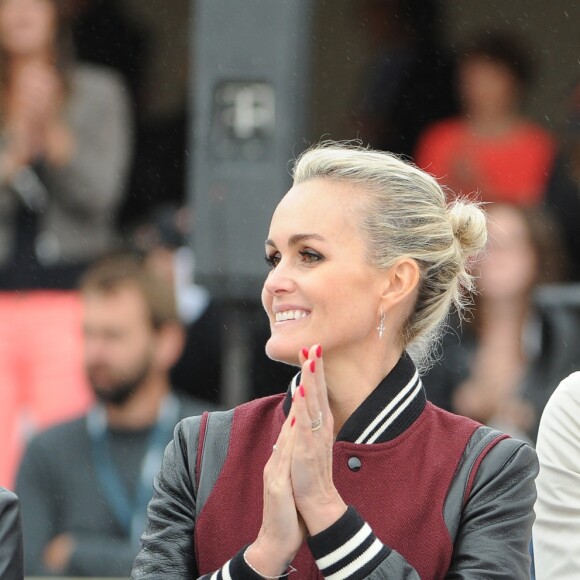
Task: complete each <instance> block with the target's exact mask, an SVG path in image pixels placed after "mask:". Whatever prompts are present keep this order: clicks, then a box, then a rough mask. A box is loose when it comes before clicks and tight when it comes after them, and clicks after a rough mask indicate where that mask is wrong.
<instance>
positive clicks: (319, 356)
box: [316, 345, 322, 358]
mask: <svg viewBox="0 0 580 580" xmlns="http://www.w3.org/2000/svg"><path fill="white" fill-rule="evenodd" d="M316 356H317V357H318V358H321V357H322V347H321V346H320V345H318V348H317V349H316Z"/></svg>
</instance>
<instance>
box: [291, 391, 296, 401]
mask: <svg viewBox="0 0 580 580" xmlns="http://www.w3.org/2000/svg"><path fill="white" fill-rule="evenodd" d="M295 397H296V393H294V394H293V395H292V402H294V398H295Z"/></svg>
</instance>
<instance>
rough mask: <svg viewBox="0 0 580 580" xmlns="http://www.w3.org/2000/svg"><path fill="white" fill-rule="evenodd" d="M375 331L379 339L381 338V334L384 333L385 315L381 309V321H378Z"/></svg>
mask: <svg viewBox="0 0 580 580" xmlns="http://www.w3.org/2000/svg"><path fill="white" fill-rule="evenodd" d="M377 330H378V331H379V339H381V338H383V333H384V332H385V313H384V312H383V309H382V308H381V319H380V320H379V325H378V326H377Z"/></svg>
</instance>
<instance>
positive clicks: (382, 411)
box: [284, 353, 427, 444]
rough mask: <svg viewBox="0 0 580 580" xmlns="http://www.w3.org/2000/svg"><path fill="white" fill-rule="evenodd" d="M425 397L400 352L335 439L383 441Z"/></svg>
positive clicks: (392, 435) (396, 433) (407, 420)
mask: <svg viewBox="0 0 580 580" xmlns="http://www.w3.org/2000/svg"><path fill="white" fill-rule="evenodd" d="M299 380H300V373H298V374H297V375H296V376H295V377H294V378H293V379H292V382H291V384H290V387H289V389H288V393H287V394H286V398H285V399H284V413H285V414H286V415H288V413H289V412H290V406H291V404H292V395H293V394H294V390H295V389H296V386H297V385H298V384H299ZM426 402H427V398H426V395H425V389H424V388H423V383H422V382H421V379H420V378H419V373H418V372H417V369H416V368H415V365H414V364H413V361H412V360H411V358H410V357H409V355H408V354H406V353H404V354H403V356H402V357H401V358H400V359H399V362H397V364H396V365H395V367H394V368H393V370H392V371H391V372H390V373H389V374H388V375H387V376H386V377H385V378H384V379H383V380H382V381H381V382H380V383H379V385H378V386H377V388H376V389H375V390H374V391H373V392H372V393H371V394H370V395H369V396H368V397H367V398H366V399H365V400H364V401H363V402H362V404H361V405H360V406H359V407H358V409H356V411H355V412H354V413H353V414H352V415H351V416H350V417H349V418H348V420H347V421H346V423H345V424H344V425H343V426H342V429H341V430H340V431H339V433H338V435H337V437H336V440H337V441H349V442H351V443H361V444H369V443H385V442H386V441H390V440H391V439H394V438H395V437H397V436H399V435H400V434H401V433H402V432H403V431H405V429H407V428H408V427H409V426H410V425H411V424H412V423H413V422H414V421H415V420H416V419H417V417H418V416H419V415H420V414H421V412H422V411H423V409H424V407H425V404H426Z"/></svg>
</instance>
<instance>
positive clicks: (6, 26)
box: [0, 0, 56, 57]
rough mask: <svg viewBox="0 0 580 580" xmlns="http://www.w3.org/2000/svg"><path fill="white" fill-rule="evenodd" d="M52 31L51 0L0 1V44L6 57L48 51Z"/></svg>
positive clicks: (53, 14)
mask: <svg viewBox="0 0 580 580" xmlns="http://www.w3.org/2000/svg"><path fill="white" fill-rule="evenodd" d="M55 28H56V7H55V4H54V3H53V2H52V0H0V45H1V46H2V48H3V49H4V50H5V51H6V52H7V53H8V54H9V55H10V56H20V57H27V56H35V55H37V54H42V53H44V52H46V51H48V50H50V49H51V47H52V45H53V43H54V37H55Z"/></svg>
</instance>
